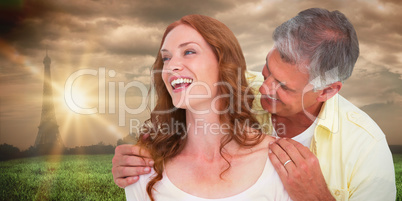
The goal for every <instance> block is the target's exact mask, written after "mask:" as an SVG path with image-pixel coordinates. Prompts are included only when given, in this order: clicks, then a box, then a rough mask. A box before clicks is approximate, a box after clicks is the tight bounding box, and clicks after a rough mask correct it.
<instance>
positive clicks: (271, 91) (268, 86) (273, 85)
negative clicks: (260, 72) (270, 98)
mask: <svg viewBox="0 0 402 201" xmlns="http://www.w3.org/2000/svg"><path fill="white" fill-rule="evenodd" d="M279 87H280V86H279V83H277V82H276V81H275V80H274V79H273V78H272V76H269V77H267V78H266V79H265V80H264V82H263V83H262V85H261V87H260V93H261V94H265V95H275V94H276V91H277V90H278V88H279Z"/></svg>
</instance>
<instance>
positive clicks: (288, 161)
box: [283, 159, 292, 167]
mask: <svg viewBox="0 0 402 201" xmlns="http://www.w3.org/2000/svg"><path fill="white" fill-rule="evenodd" d="M290 162H292V160H290V159H289V160H287V161H286V162H285V163H284V164H283V167H285V166H286V165H287V164H288V163H290Z"/></svg>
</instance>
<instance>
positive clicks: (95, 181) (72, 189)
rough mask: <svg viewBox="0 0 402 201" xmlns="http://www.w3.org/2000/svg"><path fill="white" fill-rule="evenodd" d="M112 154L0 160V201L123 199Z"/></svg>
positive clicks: (122, 190) (122, 191) (123, 195)
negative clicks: (115, 174)
mask: <svg viewBox="0 0 402 201" xmlns="http://www.w3.org/2000/svg"><path fill="white" fill-rule="evenodd" d="M112 158H113V155H111V154H110V155H66V156H42V157H34V158H26V159H17V160H11V161H5V162H0V178H1V180H0V200H125V194H124V189H121V188H119V187H117V186H116V185H115V184H114V182H113V176H112V173H111V168H112Z"/></svg>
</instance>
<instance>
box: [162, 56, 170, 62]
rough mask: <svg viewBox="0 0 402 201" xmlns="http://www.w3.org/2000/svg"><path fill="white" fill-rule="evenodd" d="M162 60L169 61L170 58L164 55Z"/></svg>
mask: <svg viewBox="0 0 402 201" xmlns="http://www.w3.org/2000/svg"><path fill="white" fill-rule="evenodd" d="M162 60H163V62H165V61H169V60H170V58H168V57H162Z"/></svg>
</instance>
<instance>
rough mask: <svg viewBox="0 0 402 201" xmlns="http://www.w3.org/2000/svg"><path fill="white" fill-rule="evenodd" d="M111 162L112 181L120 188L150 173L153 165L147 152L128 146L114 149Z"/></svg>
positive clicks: (137, 147)
mask: <svg viewBox="0 0 402 201" xmlns="http://www.w3.org/2000/svg"><path fill="white" fill-rule="evenodd" d="M112 162H113V167H112V174H113V180H114V183H116V185H117V186H119V187H120V188H125V187H126V186H128V185H130V184H133V183H135V182H137V181H138V179H139V177H138V176H139V175H143V174H148V173H149V172H151V167H152V166H153V164H154V162H153V160H152V159H151V156H150V154H149V152H148V151H147V150H145V149H143V148H141V151H140V147H139V146H137V145H129V144H123V145H119V146H117V147H116V149H115V154H114V157H113V160H112Z"/></svg>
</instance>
